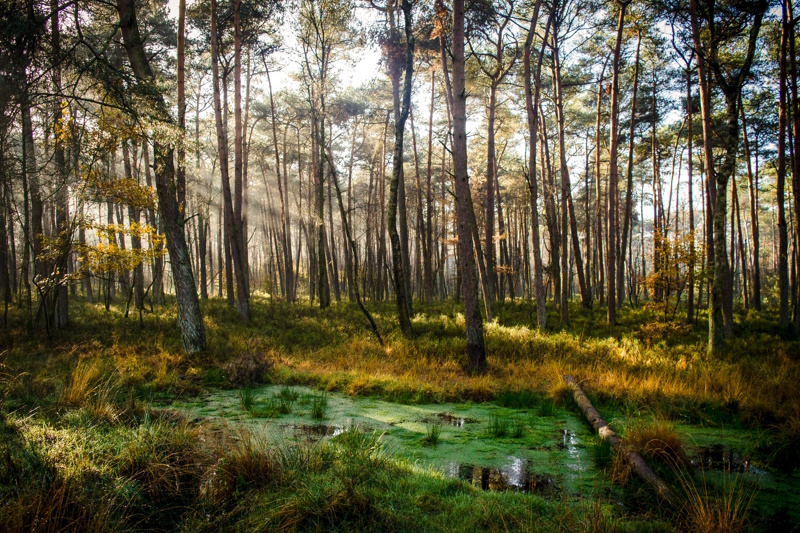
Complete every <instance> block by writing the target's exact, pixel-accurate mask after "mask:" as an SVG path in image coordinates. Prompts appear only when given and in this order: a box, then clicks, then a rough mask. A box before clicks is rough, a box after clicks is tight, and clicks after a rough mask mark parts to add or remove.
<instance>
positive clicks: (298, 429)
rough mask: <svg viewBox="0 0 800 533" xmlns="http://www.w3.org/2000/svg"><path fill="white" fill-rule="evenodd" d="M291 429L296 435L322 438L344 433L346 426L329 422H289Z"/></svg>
mask: <svg viewBox="0 0 800 533" xmlns="http://www.w3.org/2000/svg"><path fill="white" fill-rule="evenodd" d="M287 427H288V428H289V429H291V430H292V431H294V433H295V435H298V436H301V437H306V438H308V439H321V438H323V437H335V436H337V435H341V434H342V433H344V429H345V428H344V426H338V425H329V424H289V425H288V426H287Z"/></svg>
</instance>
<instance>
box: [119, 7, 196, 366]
mask: <svg viewBox="0 0 800 533" xmlns="http://www.w3.org/2000/svg"><path fill="white" fill-rule="evenodd" d="M117 11H118V13H119V19H120V28H121V30H122V37H123V39H124V43H125V49H126V51H127V55H128V60H129V61H130V64H131V68H132V69H133V72H134V74H135V76H136V78H137V80H138V81H139V82H140V83H146V84H154V82H155V76H154V75H153V71H152V70H151V69H150V64H149V61H148V59H147V55H146V54H145V50H144V42H143V40H142V38H141V36H140V34H139V28H138V26H137V23H136V11H135V8H134V4H133V2H132V1H131V0H117ZM149 94H151V95H153V96H151V101H152V104H153V106H154V110H155V111H157V112H158V114H159V115H160V117H161V118H162V120H165V121H169V111H168V109H167V106H166V103H165V102H164V99H163V96H162V95H160V94H159V93H158V92H156V90H155V88H153V89H152V90H151V91H150V92H149ZM153 153H154V160H155V161H154V163H155V178H156V192H157V194H158V204H159V209H160V211H161V218H162V220H163V221H164V231H165V234H166V238H167V248H168V250H169V253H170V258H171V265H172V279H173V281H174V284H175V296H176V299H177V303H178V321H179V324H180V329H181V336H182V338H183V346H184V350H185V351H186V352H187V353H194V352H198V351H201V350H203V349H205V344H206V335H205V328H204V326H203V317H202V315H201V313H200V302H199V301H198V299H197V292H196V289H195V284H194V278H193V276H192V268H191V263H190V262H189V254H188V249H187V247H186V239H185V237H184V234H183V218H182V217H181V214H180V211H179V208H178V201H177V197H176V190H175V189H176V185H175V180H174V178H175V169H174V166H173V148H172V146H170V145H165V144H162V143H161V142H160V141H156V140H154V142H153Z"/></svg>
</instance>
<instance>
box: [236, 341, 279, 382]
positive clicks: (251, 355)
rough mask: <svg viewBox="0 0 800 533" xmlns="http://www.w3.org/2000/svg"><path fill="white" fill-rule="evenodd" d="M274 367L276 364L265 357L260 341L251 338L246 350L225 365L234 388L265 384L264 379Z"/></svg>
mask: <svg viewBox="0 0 800 533" xmlns="http://www.w3.org/2000/svg"><path fill="white" fill-rule="evenodd" d="M274 365H275V362H274V361H273V360H272V359H269V358H268V357H266V356H265V355H264V350H263V349H262V347H261V342H260V340H259V339H257V338H251V339H250V340H249V341H247V343H246V344H245V349H244V350H243V351H242V352H241V353H240V354H239V355H238V356H237V357H236V358H235V359H233V360H232V361H230V362H229V363H228V364H226V365H225V370H226V371H227V372H228V380H229V381H230V382H231V384H232V385H233V386H235V387H252V386H253V385H257V384H259V383H264V377H265V376H266V375H267V373H268V372H269V371H270V370H271V369H272V367H273V366H274Z"/></svg>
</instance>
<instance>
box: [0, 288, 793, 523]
mask: <svg viewBox="0 0 800 533" xmlns="http://www.w3.org/2000/svg"><path fill="white" fill-rule="evenodd" d="M202 305H203V312H204V320H205V324H206V330H207V335H208V341H209V345H208V348H207V350H206V351H205V352H204V353H202V354H197V355H195V356H191V357H188V356H185V355H184V354H183V351H182V344H181V340H180V336H179V334H178V332H177V329H176V328H175V327H174V324H175V320H176V315H175V311H174V301H173V300H170V302H168V305H167V306H165V307H158V306H156V307H155V310H154V312H152V313H150V312H146V313H145V314H144V315H143V324H142V326H140V325H139V324H138V322H137V321H126V320H124V319H123V318H122V316H123V312H124V309H123V306H122V305H118V304H114V305H112V310H111V311H110V312H106V311H105V310H104V309H103V308H102V306H97V305H90V304H87V303H86V302H85V301H83V300H82V299H81V298H75V299H71V302H70V315H71V325H70V328H68V329H65V330H63V331H60V332H57V333H56V334H55V336H54V338H53V340H52V341H48V340H47V339H46V337H45V336H44V335H28V334H26V330H25V328H24V327H22V324H24V320H25V317H24V313H23V312H22V311H20V310H18V309H16V307H12V308H11V309H10V321H9V322H10V325H9V327H8V328H7V329H5V330H3V331H2V332H0V341H2V343H3V346H5V347H8V348H7V349H5V351H4V352H3V353H2V361H0V364H1V365H3V366H2V368H0V373H2V376H0V398H2V399H3V401H2V405H0V457H3V458H4V459H3V460H0V495H2V501H3V502H9V503H8V504H7V505H5V506H3V505H0V530H2V531H20V530H31V529H32V528H31V527H30V524H31V523H32V522H31V520H33V518H32V517H36V516H47V517H54V516H61V517H65V520H69V521H71V522H69V523H78V522H80V523H82V524H84V525H85V528H84V529H85V530H89V531H93V530H94V531H99V530H112V531H113V530H115V529H118V530H134V529H162V530H164V529H165V530H182V531H197V530H203V531H210V530H213V531H228V530H241V531H250V530H281V529H284V530H291V529H301V530H319V529H322V530H325V529H330V530H338V531H375V530H383V531H403V530H406V531H408V530H411V531H443V530H444V531H447V530H454V529H460V530H465V531H486V530H519V531H573V530H574V531H591V530H598V531H603V530H621V531H638V530H639V529H637V528H638V527H639V526H642V523H643V522H642V521H638V522H637V521H636V519H635V518H634V517H631V516H629V515H627V514H625V515H623V516H620V515H619V514H616V511H614V509H616V507H615V502H610V503H609V502H608V501H605V502H598V501H597V500H598V498H596V497H594V496H585V497H583V499H581V500H580V501H579V502H577V503H576V502H574V501H564V502H554V501H551V500H548V499H545V498H539V497H538V496H532V495H521V494H513V493H482V492H478V491H474V490H473V489H472V488H471V487H470V486H469V485H468V484H465V483H463V482H461V481H459V480H453V479H444V478H442V476H441V475H434V474H431V473H427V472H421V471H420V469H419V467H417V466H415V465H409V464H408V463H404V462H403V461H402V460H400V459H397V458H390V457H389V456H388V455H387V454H386V453H384V452H383V450H382V446H380V443H379V439H378V438H377V437H376V436H374V435H369V434H366V435H364V434H363V433H359V432H358V431H355V432H351V431H347V432H345V434H344V435H340V436H339V437H336V438H334V439H331V440H330V441H325V442H323V443H321V444H319V445H317V446H313V447H312V446H302V445H299V446H292V447H291V448H287V447H283V446H280V445H276V444H275V443H266V442H259V441H251V442H247V441H246V440H242V439H240V438H239V437H238V436H237V434H236V432H235V431H233V430H231V429H224V428H223V429H222V430H219V428H216V427H214V428H207V427H205V423H200V424H195V423H189V422H187V421H185V420H181V419H180V418H179V417H176V416H172V415H169V414H168V413H160V412H156V411H154V410H153V409H152V408H151V407H150V405H149V404H150V403H152V402H155V401H167V402H168V401H170V400H171V399H173V398H175V397H177V396H181V397H186V396H192V395H195V394H197V393H199V392H201V391H203V390H205V389H206V388H207V387H209V386H215V387H217V386H219V387H224V388H228V387H231V384H230V372H229V371H228V370H226V365H227V364H228V363H230V362H231V361H232V360H233V359H235V358H236V357H237V356H238V355H239V354H242V353H246V352H248V350H249V349H250V346H255V345H256V344H257V346H258V349H260V350H261V352H262V354H263V355H264V358H265V359H267V358H269V360H270V361H272V362H273V363H274V364H272V365H270V366H269V368H268V369H266V370H265V375H264V376H262V377H261V378H260V379H261V380H262V381H269V382H273V383H276V384H280V385H289V386H291V385H294V384H305V385H311V386H314V387H317V388H319V389H323V390H329V391H340V392H343V393H347V394H351V395H361V396H374V397H379V398H383V399H387V400H393V401H399V402H403V403H426V402H447V401H452V402H466V401H474V402H483V401H496V402H497V403H498V404H500V405H501V406H502V405H509V406H511V405H514V404H516V405H525V407H523V408H524V409H529V410H530V411H531V412H532V413H536V414H538V416H540V417H545V416H556V415H557V413H558V412H559V411H560V410H563V409H565V408H566V409H571V407H570V401H571V400H570V398H571V395H570V394H569V390H568V389H567V388H566V386H565V385H564V384H563V382H562V380H561V375H563V374H567V373H569V374H572V375H574V376H575V377H576V378H577V379H579V380H581V381H582V382H584V383H586V385H587V386H586V390H587V391H588V394H590V396H591V399H592V401H593V402H594V403H595V406H596V407H597V408H598V409H599V410H600V412H601V413H605V412H609V411H613V412H615V413H620V412H622V413H625V415H627V416H628V417H629V418H637V417H638V418H641V417H642V415H641V413H650V412H656V413H659V417H662V418H663V419H664V420H666V421H671V420H677V419H680V420H686V421H688V422H689V423H699V424H705V425H709V426H719V425H725V426H726V427H728V426H734V427H740V428H752V427H754V426H759V427H760V428H762V431H761V437H760V439H759V440H758V442H757V443H756V444H755V445H754V448H755V450H756V452H757V455H758V456H759V457H760V458H762V460H764V461H765V462H766V463H767V464H773V465H775V466H776V467H777V466H781V467H785V468H793V467H794V466H797V464H798V463H800V457H799V456H800V453H798V452H797V450H798V449H800V446H798V445H797V443H798V442H800V437H798V435H800V422H798V420H800V417H798V416H797V413H798V412H800V388H798V387H797V386H796V384H797V380H798V378H800V361H799V360H798V359H797V357H796V354H797V353H800V343H799V342H798V341H797V340H796V339H788V338H783V337H782V336H781V335H782V333H781V332H780V331H778V330H777V328H776V327H775V324H776V323H777V316H776V314H775V313H774V312H773V311H764V312H761V313H755V312H748V313H747V314H744V313H738V312H737V314H736V321H737V332H736V337H735V338H733V339H730V340H729V341H727V344H726V351H725V354H724V355H722V356H720V357H716V358H710V357H709V356H708V355H707V354H706V351H705V337H706V336H707V328H706V327H705V320H706V319H705V315H704V311H701V312H700V318H699V322H698V324H697V325H696V326H695V327H694V328H683V329H680V330H679V331H678V330H676V331H677V333H675V332H672V331H671V330H669V328H666V327H665V329H664V332H665V333H664V337H663V338H659V335H661V334H662V333H660V332H659V331H658V330H657V329H656V328H649V329H647V328H644V329H643V328H642V327H641V325H642V324H646V323H648V322H652V321H654V320H659V319H660V317H659V316H657V313H654V312H653V310H651V309H647V308H638V309H630V308H628V307H627V306H624V307H623V309H622V310H621V311H620V313H619V314H618V322H619V324H618V326H616V327H614V328H611V327H608V326H606V325H605V324H604V320H603V318H602V316H601V315H600V314H598V313H597V312H584V311H582V310H580V308H579V306H578V305H577V304H576V305H571V306H570V313H571V318H572V325H571V326H570V327H569V328H562V327H560V326H559V322H558V316H557V314H555V313H554V312H553V310H552V309H549V319H550V320H549V322H550V324H551V325H552V327H553V329H552V330H548V331H547V332H542V331H538V330H536V329H535V328H532V327H531V326H530V324H531V323H532V320H531V317H532V316H534V314H533V307H532V304H530V303H527V302H515V303H510V302H505V303H502V304H500V305H498V306H497V309H496V315H497V320H496V321H494V322H492V323H490V324H486V329H485V334H486V346H487V352H488V356H489V358H488V367H487V369H486V372H485V373H483V374H469V373H468V372H466V358H465V356H464V354H465V341H464V339H463V327H464V325H463V317H462V315H461V314H460V308H459V307H458V306H457V305H455V304H454V303H452V302H446V303H440V304H435V305H433V306H420V309H421V311H422V312H420V313H418V314H417V315H416V316H415V317H414V319H413V320H414V327H415V330H416V331H417V333H418V337H417V339H414V340H408V339H405V338H404V337H403V336H402V335H401V334H400V333H399V330H398V327H397V323H396V319H395V311H394V308H393V307H392V306H393V303H391V302H368V305H369V306H371V309H372V310H374V313H373V314H374V316H375V318H376V320H377V322H378V327H379V328H380V329H381V331H382V332H386V346H385V347H384V348H382V347H380V346H379V345H378V344H377V343H376V342H375V341H374V339H373V338H372V337H371V335H370V333H369V331H368V330H367V329H366V328H365V326H364V323H363V318H362V316H361V314H360V312H359V310H358V309H357V307H355V306H353V305H349V304H345V303H343V304H334V305H333V306H332V307H331V309H329V310H327V311H321V310H319V309H318V308H317V307H314V306H309V305H307V303H299V304H296V305H286V304H285V303H283V302H280V301H279V300H275V301H274V302H269V301H267V300H265V299H263V298H261V297H258V296H254V298H253V301H252V305H251V312H252V320H251V322H250V324H249V325H247V326H243V325H242V324H241V323H240V321H239V319H238V316H237V315H236V313H235V311H232V310H230V309H228V308H227V305H226V304H225V302H224V301H222V300H216V299H212V300H210V301H207V302H203V303H202ZM145 332H146V335H145V334H144V333H145ZM250 343H254V344H252V345H251V344H250ZM255 351H256V350H255V348H253V349H252V352H255ZM754 377H755V378H754ZM756 378H757V379H756ZM282 393H283V390H281V391H280V392H279V393H278V394H276V395H275V396H274V397H270V398H265V399H263V400H261V399H259V400H256V399H255V398H253V401H252V411H251V412H252V413H254V414H255V415H256V416H267V415H268V416H278V415H279V414H280V412H281V411H285V412H288V411H291V410H292V408H293V404H294V403H295V402H296V401H298V399H297V398H294V399H292V398H291V397H290V396H288V395H287V396H285V397H283V394H282ZM240 402H241V400H240ZM241 403H244V402H241ZM662 429H663V428H662ZM626 430H627V431H629V432H631V433H635V432H636V429H635V428H634V427H633V426H630V427H628V428H626ZM487 433H488V434H489V435H490V436H494V435H496V436H500V435H502V436H508V435H509V434H514V433H515V430H514V427H513V423H512V422H511V421H509V420H508V419H507V418H503V417H500V416H497V417H494V418H493V419H491V420H489V421H488V424H487ZM640 433H641V434H644V431H641V432H640ZM668 433H669V432H664V431H661V430H658V431H656V432H655V433H654V434H652V435H651V436H649V437H641V439H639V444H640V445H641V446H643V448H642V449H643V450H644V451H652V452H653V453H654V455H653V456H652V458H656V457H660V456H664V457H665V458H666V461H665V463H664V464H667V465H668V464H670V463H669V461H673V460H674V459H675V456H674V455H670V454H669V453H667V454H663V453H661V452H662V451H666V450H670V449H672V450H675V448H676V447H675V446H673V445H670V446H665V445H660V447H653V442H654V441H656V440H658V441H659V442H663V443H665V444H669V442H670V441H669V439H667V438H666V436H669V435H668ZM628 437H630V435H626V438H628ZM670 438H671V437H670ZM753 440H754V441H755V440H756V439H753ZM54 443H55V444H54ZM658 450H661V451H658ZM8 457H10V459H9V460H8V461H6V459H5V458H8ZM614 457H615V459H614V460H613V462H612V465H615V464H616V457H617V456H616V455H615V456H614ZM9 461H10V462H9ZM9 465H12V466H9ZM683 468H684V471H686V472H687V474H686V476H685V481H686V483H687V488H685V489H683V493H684V499H685V500H686V502H687V503H686V504H685V505H686V507H679V508H676V509H675V510H674V511H673V514H671V515H670V517H669V520H670V521H672V523H673V527H674V528H675V529H677V530H691V529H695V528H696V529H698V530H702V528H703V527H705V526H703V524H712V525H713V526H714V527H717V530H720V531H724V530H726V529H727V530H730V531H737V528H738V530H742V529H743V528H747V527H748V524H749V523H748V516H750V515H751V514H752V513H753V505H752V501H753V499H754V498H755V489H753V488H752V484H750V483H749V482H748V481H746V479H745V478H744V477H741V476H738V477H737V475H735V474H726V475H728V478H727V479H728V481H727V482H725V481H724V480H722V481H721V482H718V480H716V479H715V478H714V475H708V474H706V475H705V477H704V478H703V479H700V478H696V477H695V475H694V474H693V473H691V471H690V470H689V469H690V467H688V466H684V467H683ZM250 472H254V474H250ZM23 474H24V475H23ZM675 475H676V476H679V475H680V474H675ZM613 477H614V476H612V478H613ZM703 480H705V481H703ZM615 483H616V482H615ZM704 483H705V484H704ZM692 487H693V488H692ZM614 490H625V489H624V488H620V487H618V486H615V488H614ZM615 494H616V493H615ZM626 494H627V493H626ZM693 494H694V495H693ZM627 497H628V498H638V497H639V495H638V492H637V494H635V495H628V496H627ZM625 501H626V502H627V501H628V500H627V499H626V500H625ZM645 501H646V502H649V503H652V500H645ZM59 502H62V503H59ZM47 505H51V510H47V509H46V506H47ZM642 507H644V505H642ZM16 511H19V512H16ZM631 512H632V513H635V512H638V511H631ZM71 513H73V514H71ZM647 513H649V511H645V512H644V516H645V518H643V520H646V519H648V518H650V517H651V516H650V515H648V514H647ZM90 515H91V516H90ZM92 516H97V517H98V518H97V521H96V522H95V521H93V520H94V519H93V518H92ZM709 517H710V518H709ZM684 518H685V520H684ZM52 523H53V524H57V520H56V521H54V522H52ZM20 524H21V525H20ZM66 524H67V522H63V523H61V522H58V525H54V526H53V529H56V530H59V529H60V530H65V531H69V527H67V525H66ZM93 524H94V525H93ZM571 524H572V525H575V529H571ZM645 525H646V523H645ZM642 527H644V526H642ZM712 529H713V527H712ZM642 530H648V529H647V528H644V529H642ZM649 530H651V531H656V530H658V529H653V528H650V529H649Z"/></svg>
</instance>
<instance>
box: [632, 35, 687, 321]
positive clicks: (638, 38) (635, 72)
mask: <svg viewBox="0 0 800 533" xmlns="http://www.w3.org/2000/svg"><path fill="white" fill-rule="evenodd" d="M641 47H642V31H641V30H640V29H639V30H638V31H637V32H636V59H635V60H634V67H633V95H632V96H631V123H630V129H629V130H628V168H627V169H626V174H627V177H628V179H627V187H626V190H625V215H624V218H623V219H622V246H621V247H620V251H621V253H620V254H619V258H618V260H617V306H621V305H622V302H623V301H624V299H625V292H624V287H625V250H626V249H627V248H628V234H629V233H630V227H631V212H632V208H633V144H634V143H633V135H634V127H635V125H636V122H635V120H636V92H637V89H638V87H639V50H640V49H641ZM653 112H655V109H654V110H653ZM690 201H691V200H690ZM676 211H677V209H676Z"/></svg>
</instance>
